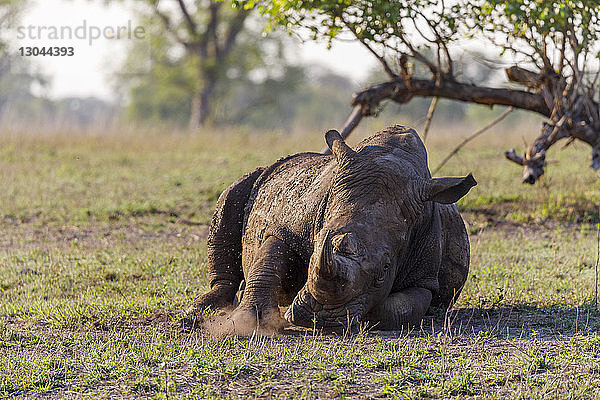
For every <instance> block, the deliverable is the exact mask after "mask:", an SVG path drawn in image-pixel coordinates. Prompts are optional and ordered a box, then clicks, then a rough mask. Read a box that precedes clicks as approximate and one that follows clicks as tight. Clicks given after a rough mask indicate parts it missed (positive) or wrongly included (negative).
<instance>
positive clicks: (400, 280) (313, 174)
mask: <svg viewBox="0 0 600 400" xmlns="http://www.w3.org/2000/svg"><path fill="white" fill-rule="evenodd" d="M326 142H327V144H328V146H329V148H330V149H331V151H332V153H333V154H332V155H322V154H318V153H300V154H295V155H292V156H288V157H285V158H282V159H280V160H278V161H277V162H275V163H274V164H273V165H271V166H269V167H266V168H258V169H257V170H255V171H253V172H251V173H249V174H247V175H245V176H243V177H242V178H240V179H239V180H238V181H236V182H235V183H233V184H232V185H231V186H229V187H228V188H227V189H226V190H225V191H224V192H223V194H222V195H221V196H220V198H219V201H218V203H217V209H216V211H215V214H214V216H213V219H212V222H211V227H210V231H209V236H208V244H207V249H208V268H209V277H210V291H209V292H208V293H206V294H204V295H203V296H201V297H200V298H199V299H198V300H197V302H196V304H195V308H196V309H197V310H198V309H207V308H212V309H219V308H223V307H231V306H235V309H234V311H233V312H232V314H231V315H230V319H231V320H232V321H236V320H238V319H245V320H250V321H252V323H254V324H255V325H261V326H265V325H266V326H268V325H273V326H281V325H278V323H280V322H282V320H281V317H280V307H282V308H283V307H286V306H289V307H288V309H287V312H285V316H284V318H285V319H286V320H287V321H288V322H289V323H291V324H293V325H298V326H305V327H317V328H334V329H335V328H340V327H347V326H349V325H353V324H357V323H367V324H369V325H370V326H374V327H375V329H382V330H397V329H401V328H402V327H405V326H407V325H410V324H415V323H418V322H419V321H420V320H421V319H422V317H423V315H424V314H425V312H426V311H427V309H428V308H429V307H430V306H441V307H447V306H449V305H450V304H451V303H452V302H453V301H454V300H455V299H456V298H457V297H458V295H459V294H460V291H461V289H462V287H463V285H464V283H465V281H466V278H467V273H468V269H469V239H468V236H467V232H466V230H465V226H464V222H463V220H462V218H461V216H460V214H459V212H458V209H457V207H456V205H455V204H454V203H455V202H456V201H457V200H458V199H459V198H461V197H462V196H464V195H465V194H467V192H468V191H469V189H470V188H471V187H472V186H474V185H476V182H475V180H474V179H473V177H472V176H471V175H470V174H469V175H468V176H466V177H458V178H436V179H432V178H431V174H430V172H429V169H428V167H427V154H426V151H425V146H424V145H423V143H422V141H421V140H420V138H419V136H418V135H417V133H416V132H415V131H414V130H413V129H409V128H405V127H402V126H398V125H396V126H393V127H390V128H387V129H385V130H383V131H381V132H378V133H377V134H375V135H373V136H371V137H368V138H366V139H365V140H363V141H362V142H361V143H360V144H359V145H358V147H357V149H356V151H354V150H352V149H351V148H350V147H349V146H347V145H346V144H345V143H344V141H343V139H342V138H341V136H340V135H339V133H338V132H337V131H334V130H332V131H329V132H327V133H326Z"/></svg>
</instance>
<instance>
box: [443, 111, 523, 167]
mask: <svg viewBox="0 0 600 400" xmlns="http://www.w3.org/2000/svg"><path fill="white" fill-rule="evenodd" d="M513 110H514V109H513V108H512V107H508V108H507V109H506V111H504V112H503V113H502V114H501V115H500V116H499V117H498V118H496V119H495V120H493V121H492V122H490V123H489V124H487V125H486V126H484V127H483V128H481V129H479V130H477V131H475V132H473V133H472V134H471V135H469V136H468V137H467V138H465V139H464V140H463V141H462V142H460V144H459V145H458V146H456V147H455V148H454V149H453V150H452V151H451V152H450V153H449V154H448V155H447V156H446V157H445V158H444V159H443V160H442V162H440V164H439V165H438V166H437V167H436V168H435V169H434V170H433V172H432V175H435V174H437V172H438V171H439V170H440V169H442V167H443V166H444V165H445V164H446V163H447V162H448V160H450V159H451V158H452V157H453V156H454V155H455V154H456V153H458V152H459V151H460V149H462V148H463V147H464V146H465V145H466V144H467V143H469V142H470V141H471V140H473V139H475V138H476V137H477V136H479V135H481V134H482V133H484V132H485V131H487V130H488V129H490V128H491V127H493V126H494V125H496V124H497V123H499V122H500V121H502V120H503V119H504V118H506V117H507V116H508V114H510V113H511V112H512V111H513Z"/></svg>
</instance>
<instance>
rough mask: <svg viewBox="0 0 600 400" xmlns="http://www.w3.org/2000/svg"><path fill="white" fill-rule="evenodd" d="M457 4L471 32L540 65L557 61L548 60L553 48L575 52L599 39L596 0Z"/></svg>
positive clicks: (488, 0) (490, 0) (599, 15)
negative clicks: (563, 47) (564, 47)
mask: <svg viewBox="0 0 600 400" xmlns="http://www.w3.org/2000/svg"><path fill="white" fill-rule="evenodd" d="M460 7H461V8H462V10H463V11H462V20H463V21H464V23H465V24H466V25H468V26H469V27H470V28H471V31H472V32H473V33H475V32H482V33H483V34H485V35H486V36H487V37H488V38H489V39H490V40H491V41H493V42H494V43H495V44H496V46H498V47H500V48H502V49H503V50H510V51H512V52H515V53H522V54H526V55H529V56H530V57H531V58H532V59H533V61H534V62H536V63H537V64H538V65H540V66H543V65H545V64H548V63H549V62H551V61H555V62H556V61H557V60H551V59H550V58H551V57H552V56H551V54H550V52H549V50H550V49H552V48H555V49H556V48H559V47H561V46H569V44H570V45H573V46H574V48H573V51H574V52H586V51H588V50H590V49H592V48H593V47H594V45H595V44H596V42H597V41H598V39H599V38H600V37H599V35H600V3H599V2H598V1H597V0H566V1H562V0H561V1H558V0H551V1H548V0H512V1H501V0H479V1H470V2H466V3H465V4H461V5H460ZM567 43H569V44H567ZM599 54H600V53H599Z"/></svg>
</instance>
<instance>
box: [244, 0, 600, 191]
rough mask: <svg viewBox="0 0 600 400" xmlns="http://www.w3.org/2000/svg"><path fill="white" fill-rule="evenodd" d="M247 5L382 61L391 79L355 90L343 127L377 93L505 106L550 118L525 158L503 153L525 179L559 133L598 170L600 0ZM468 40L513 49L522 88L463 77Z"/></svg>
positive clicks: (532, 177)
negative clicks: (461, 62) (355, 45)
mask: <svg viewBox="0 0 600 400" xmlns="http://www.w3.org/2000/svg"><path fill="white" fill-rule="evenodd" d="M252 6H258V8H259V9H260V10H261V11H262V12H263V13H264V14H266V15H268V16H269V18H270V21H271V24H280V25H283V26H286V27H287V29H288V30H289V31H290V32H291V31H304V32H310V34H311V39H313V40H327V41H329V43H331V41H332V40H334V39H336V38H338V37H340V36H344V37H346V38H347V37H348V35H351V36H353V37H354V38H355V39H356V40H358V41H359V42H360V43H362V44H363V45H364V46H365V47H366V48H367V49H368V50H369V51H371V53H372V54H373V55H374V56H375V57H376V58H377V60H378V61H379V62H380V63H381V65H382V66H383V69H384V70H385V72H386V74H387V76H388V78H389V79H390V80H389V81H388V82H385V83H381V84H379V85H374V86H372V87H370V88H368V89H366V90H364V91H362V92H360V93H358V94H356V95H355V98H354V100H353V105H354V106H355V111H354V112H353V114H352V115H351V118H350V119H349V123H348V124H346V126H345V128H344V132H345V133H346V134H347V133H349V132H350V131H351V130H352V129H353V127H354V126H356V125H357V124H358V121H360V118H362V116H365V115H373V114H374V111H373V110H374V109H376V107H377V105H378V104H379V103H380V102H381V101H383V100H393V101H395V102H397V103H401V104H403V103H406V102H408V101H410V100H411V99H412V98H413V97H416V96H420V97H445V98H449V99H453V100H460V101H466V102H474V103H480V104H486V105H506V106H513V107H515V108H520V109H524V110H528V111H533V112H536V113H539V114H542V115H543V116H545V117H547V118H548V119H549V123H547V124H545V125H544V126H543V127H542V133H541V135H540V137H538V138H537V139H536V141H535V142H534V143H533V144H532V145H531V146H530V147H529V149H528V150H527V152H526V153H525V155H524V156H523V157H520V156H517V155H516V154H515V152H514V151H511V152H507V157H508V158H509V159H510V160H512V161H515V162H517V163H518V164H521V165H523V166H524V175H523V180H524V181H525V182H528V183H534V182H535V181H536V180H537V178H538V177H539V176H541V175H542V174H543V171H544V166H545V152H546V150H547V149H548V148H549V147H550V146H551V145H552V144H553V143H555V142H556V141H557V140H560V139H563V138H570V139H579V140H582V141H584V142H586V143H588V144H589V145H591V146H592V158H593V162H592V165H591V166H592V167H593V168H594V169H600V104H599V101H600V98H599V93H600V91H599V90H598V78H599V76H600V72H599V68H598V58H599V56H600V53H599V50H600V40H599V39H600V38H599V35H600V2H598V0H566V1H563V0H509V1H501V0H455V1H451V0H446V1H444V0H442V1H434V0H415V1H409V0H394V1H361V0H359V1H348V0H307V1H304V0H275V1H257V2H256V4H254V3H252ZM471 39H477V40H481V39H484V40H486V41H487V43H488V48H489V44H490V43H491V44H492V45H493V46H492V48H493V49H496V50H497V53H498V54H506V53H508V54H511V55H513V56H514V58H513V62H514V63H515V65H514V66H513V67H511V68H508V69H506V75H507V78H508V81H510V82H512V83H514V84H518V85H520V86H521V87H524V90H522V89H518V88H515V86H514V85H513V86H512V87H510V88H506V85H503V86H505V87H504V88H497V87H486V86H482V85H473V84H470V83H469V82H466V81H465V79H464V78H465V77H464V76H461V71H460V70H458V69H457V68H456V66H457V63H456V62H455V59H456V58H457V57H461V56H462V54H463V53H464V50H463V49H464V48H465V44H467V43H469V42H470V40H471ZM357 107H358V108H360V109H358V108H357ZM344 132H343V133H344Z"/></svg>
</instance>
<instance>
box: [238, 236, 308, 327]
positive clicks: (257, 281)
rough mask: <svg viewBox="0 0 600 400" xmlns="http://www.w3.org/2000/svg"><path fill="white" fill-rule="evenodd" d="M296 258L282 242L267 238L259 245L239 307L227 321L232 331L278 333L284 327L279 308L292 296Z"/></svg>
mask: <svg viewBox="0 0 600 400" xmlns="http://www.w3.org/2000/svg"><path fill="white" fill-rule="evenodd" d="M297 263H298V257H297V254H296V253H295V252H294V251H293V250H292V249H291V248H290V247H289V246H288V245H286V244H285V243H284V242H283V241H282V240H281V239H278V238H277V237H275V236H269V237H268V238H267V239H266V240H265V241H264V242H263V244H262V245H261V247H260V250H259V252H258V254H257V257H256V258H255V260H254V262H253V263H252V266H251V267H250V268H249V269H248V270H247V271H246V273H245V275H246V276H245V278H246V284H245V287H244V288H243V291H241V292H240V293H238V296H239V297H241V299H240V301H239V305H238V306H237V307H236V309H235V310H234V311H233V312H232V314H231V316H230V319H231V321H232V323H233V324H234V325H235V328H234V329H235V331H236V332H238V333H246V332H247V331H251V330H253V329H255V328H257V327H266V328H269V329H279V328H281V327H283V325H284V324H285V322H284V320H283V318H281V315H280V312H279V305H280V304H286V303H288V302H289V301H290V299H291V298H293V296H294V295H295V292H293V291H292V292H290V289H291V288H293V287H294V286H296V282H295V281H296V280H297V275H298V273H297V270H298V268H297Z"/></svg>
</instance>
